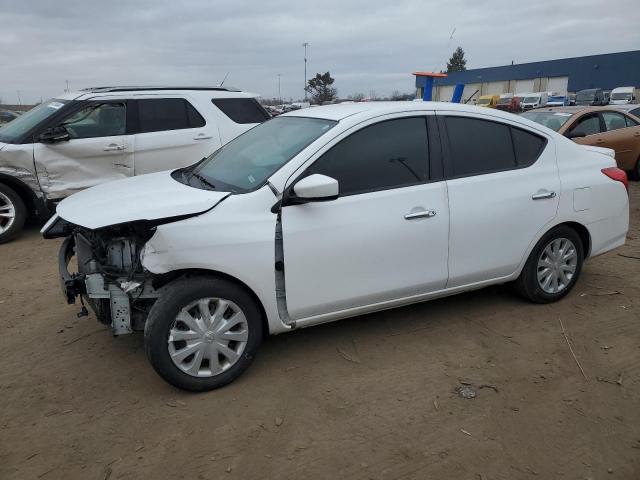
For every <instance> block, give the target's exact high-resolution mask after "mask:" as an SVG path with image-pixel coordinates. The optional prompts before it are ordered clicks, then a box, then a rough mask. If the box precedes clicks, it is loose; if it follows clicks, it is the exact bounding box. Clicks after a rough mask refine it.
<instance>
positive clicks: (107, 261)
mask: <svg viewBox="0 0 640 480" xmlns="http://www.w3.org/2000/svg"><path fill="white" fill-rule="evenodd" d="M154 231H155V225H151V224H149V222H145V221H140V222H132V223H127V224H122V225H115V226H110V227H104V228H100V229H96V230H90V229H88V228H85V227H81V226H78V225H74V224H71V223H69V222H66V221H65V220H63V219H62V218H60V217H58V216H57V215H56V216H55V217H54V218H52V219H51V221H50V222H49V223H48V224H47V225H46V226H45V228H43V235H44V236H45V238H56V237H66V238H65V240H64V242H63V243H62V245H61V247H60V252H59V255H58V266H59V271H60V280H61V286H62V291H63V294H64V296H65V298H66V299H67V302H68V303H70V304H74V303H76V299H77V298H78V297H80V301H81V302H82V310H81V312H80V313H79V314H78V315H79V316H83V315H86V314H87V310H86V308H85V306H84V303H85V301H86V303H87V304H88V305H89V306H90V307H91V308H92V310H93V311H94V312H95V314H96V317H97V318H98V320H99V321H100V322H102V323H104V324H106V325H110V326H111V328H112V330H113V334H114V335H122V334H125V333H131V332H132V331H138V330H143V329H144V323H145V320H146V318H147V315H148V313H149V310H150V308H151V306H152V305H153V303H154V302H155V300H156V298H157V297H158V293H157V291H156V289H155V288H154V286H153V278H152V274H150V273H149V272H146V271H145V270H144V269H143V267H142V264H141V252H142V250H143V247H144V244H145V243H146V242H147V241H148V240H149V239H150V238H151V236H152V235H153V233H154ZM74 257H75V262H76V263H77V271H76V272H74V273H70V272H69V268H70V265H71V263H72V260H73V258H74Z"/></svg>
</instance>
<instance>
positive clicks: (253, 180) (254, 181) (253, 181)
mask: <svg viewBox="0 0 640 480" xmlns="http://www.w3.org/2000/svg"><path fill="white" fill-rule="evenodd" d="M247 178H248V179H249V181H250V182H251V183H256V179H255V178H254V176H253V175H249V176H248V177H247Z"/></svg>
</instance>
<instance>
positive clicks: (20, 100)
mask: <svg viewBox="0 0 640 480" xmlns="http://www.w3.org/2000/svg"><path fill="white" fill-rule="evenodd" d="M18 105H20V106H22V99H21V98H20V90H18Z"/></svg>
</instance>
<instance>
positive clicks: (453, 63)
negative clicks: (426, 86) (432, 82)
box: [447, 47, 467, 73]
mask: <svg viewBox="0 0 640 480" xmlns="http://www.w3.org/2000/svg"><path fill="white" fill-rule="evenodd" d="M466 69H467V59H466V58H464V50H462V47H458V48H456V51H455V52H453V55H451V58H450V59H449V61H448V62H447V73H451V72H462V71H463V70H466Z"/></svg>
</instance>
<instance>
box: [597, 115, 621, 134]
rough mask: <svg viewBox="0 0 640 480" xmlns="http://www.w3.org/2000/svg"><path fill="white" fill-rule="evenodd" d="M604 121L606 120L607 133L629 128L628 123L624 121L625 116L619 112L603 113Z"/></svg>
mask: <svg viewBox="0 0 640 480" xmlns="http://www.w3.org/2000/svg"><path fill="white" fill-rule="evenodd" d="M601 115H602V119H603V120H604V124H605V127H606V128H607V132H610V131H612V130H619V129H621V128H626V127H627V122H626V121H625V119H624V115H622V114H621V113H618V112H602V114H601Z"/></svg>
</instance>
